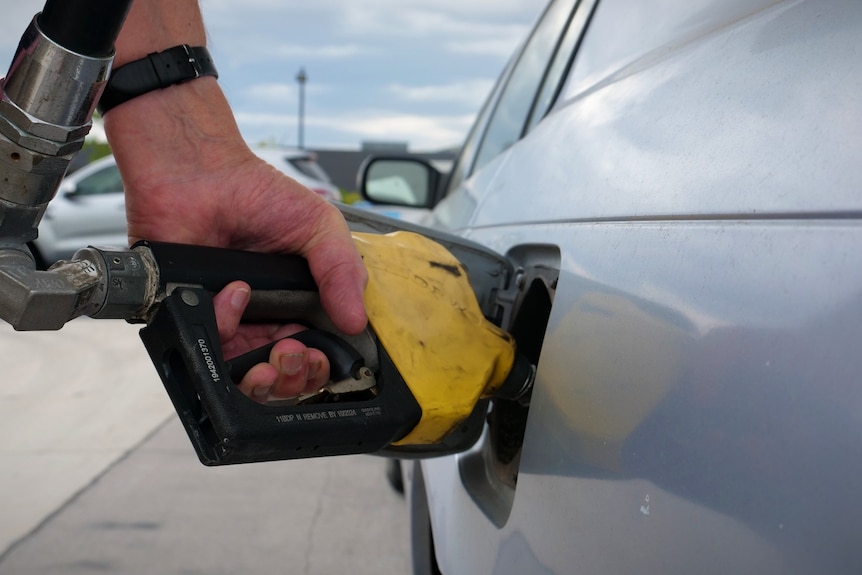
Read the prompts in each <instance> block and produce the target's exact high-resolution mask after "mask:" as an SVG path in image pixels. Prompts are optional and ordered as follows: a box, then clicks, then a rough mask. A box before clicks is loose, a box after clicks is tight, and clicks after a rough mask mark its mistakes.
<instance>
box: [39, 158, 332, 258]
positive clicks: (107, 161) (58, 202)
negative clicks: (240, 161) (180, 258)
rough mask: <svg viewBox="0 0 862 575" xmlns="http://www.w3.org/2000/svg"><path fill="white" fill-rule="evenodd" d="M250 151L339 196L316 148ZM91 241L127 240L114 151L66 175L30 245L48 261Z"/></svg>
mask: <svg viewBox="0 0 862 575" xmlns="http://www.w3.org/2000/svg"><path fill="white" fill-rule="evenodd" d="M252 151H253V152H254V153H255V154H256V155H257V156H258V157H260V158H262V159H263V160H266V161H267V162H269V163H270V164H272V165H273V166H275V167H276V168H278V169H279V170H280V171H282V172H284V173H285V174H287V175H288V176H290V177H291V178H293V179H294V180H296V181H298V182H299V183H301V184H303V185H304V186H306V187H308V188H310V189H311V190H313V191H314V192H316V193H318V194H320V195H321V196H323V197H324V198H326V199H327V200H329V201H333V202H335V201H340V200H341V193H340V192H339V190H338V188H337V187H335V186H334V185H333V184H332V182H331V181H330V179H329V176H328V175H327V174H326V172H324V171H323V169H322V168H321V167H320V165H318V164H317V161H316V159H315V157H314V155H313V154H312V153H310V152H307V151H305V150H297V149H291V148H275V147H253V148H252ZM88 245H96V246H125V245H127V239H126V204H125V197H124V194H123V181H122V178H120V172H119V170H118V169H117V164H116V162H115V161H114V157H113V156H107V157H105V158H102V159H100V160H97V161H95V162H92V163H91V164H89V165H87V166H84V167H83V168H80V169H79V170H77V171H75V172H73V173H71V174H69V175H68V176H67V177H66V178H65V179H64V180H63V183H62V184H61V185H60V188H59V190H58V192H57V197H56V198H55V199H54V200H52V201H51V203H50V204H49V205H48V208H47V210H46V212H45V215H44V216H43V218H42V221H41V223H40V225H39V237H38V238H37V239H36V240H34V241H33V242H32V243H31V244H30V250H31V251H32V252H33V255H34V257H35V258H36V260H37V264H38V265H40V266H42V267H45V266H49V265H51V264H52V263H54V262H55V261H57V260H61V259H69V258H70V257H71V256H72V255H73V254H74V253H75V252H76V251H77V250H79V249H80V248H82V247H86V246H88Z"/></svg>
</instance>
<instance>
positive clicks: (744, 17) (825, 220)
mask: <svg viewBox="0 0 862 575" xmlns="http://www.w3.org/2000/svg"><path fill="white" fill-rule="evenodd" d="M860 38H862V4H860V3H858V2H854V1H850V0H827V1H819V2H815V1H813V0H808V1H792V2H791V1H784V2H781V1H778V2H776V1H773V0H760V1H756V2H752V1H750V0H732V1H729V2H728V1H713V0H694V1H691V2H685V3H676V4H674V5H673V6H672V7H670V6H669V5H667V4H666V3H664V2H660V1H657V0H639V1H637V2H633V1H631V0H580V1H577V0H554V1H553V2H551V3H550V4H549V6H548V8H547V9H546V11H545V12H544V13H543V15H542V17H541V18H540V19H539V21H538V22H537V24H536V26H535V28H534V29H533V31H532V33H531V35H530V36H529V37H528V39H527V40H526V41H525V42H524V44H523V45H522V47H521V48H520V49H519V50H518V52H517V53H516V54H515V56H514V57H513V59H512V60H511V62H510V64H509V65H508V67H507V68H506V70H505V71H504V73H503V75H502V76H501V78H500V81H499V83H498V84H497V86H496V87H495V88H494V90H493V92H492V94H491V95H490V97H489V99H488V101H487V103H486V105H485V106H484V108H483V109H482V110H481V111H480V113H479V116H478V119H477V121H476V123H475V125H474V127H473V129H472V131H471V133H470V135H469V136H468V138H467V140H466V142H465V144H464V146H463V148H462V151H461V153H460V155H459V157H458V158H457V160H456V163H455V166H454V168H453V170H452V172H451V174H450V175H449V177H448V179H447V181H446V182H445V183H444V184H442V185H441V188H440V189H441V191H440V194H439V196H440V198H438V199H437V200H435V202H434V203H433V205H432V206H424V205H423V206H416V207H420V208H426V207H427V208H432V207H433V210H432V211H431V212H430V215H429V218H428V220H426V222H427V223H429V224H431V225H433V226H434V227H437V228H442V229H444V230H447V231H450V232H455V233H457V234H459V235H461V236H463V237H465V238H468V239H469V240H471V241H473V242H478V243H481V244H483V245H485V246H487V247H488V248H490V249H492V250H494V251H496V252H497V253H499V254H504V255H506V256H507V257H508V258H509V259H510V261H512V262H513V266H514V267H515V268H517V269H520V270H522V271H524V273H526V274H529V273H530V270H541V269H555V270H556V271H557V272H558V276H559V279H558V281H557V282H556V283H550V284H549V283H547V282H541V281H531V280H530V279H529V275H528V277H527V279H526V280H523V278H522V281H525V282H526V286H527V287H526V288H525V293H527V294H528V295H527V296H525V303H524V305H523V307H522V308H521V309H520V312H518V313H516V314H514V316H513V317H512V318H510V321H509V322H508V323H506V324H504V327H506V328H508V329H510V330H511V331H512V332H513V333H514V334H515V337H516V339H517V340H518V344H519V346H521V347H522V349H523V348H527V349H528V353H529V354H530V355H532V356H533V357H535V358H536V361H537V362H538V367H537V373H536V383H535V387H534V390H533V394H532V398H531V401H530V405H529V409H528V410H527V412H526V413H525V414H521V413H520V412H519V411H518V409H517V406H511V405H505V404H504V403H501V402H495V404H494V406H493V407H492V408H491V410H490V412H489V421H490V423H489V425H488V428H487V430H486V433H485V435H484V436H483V439H482V440H481V441H480V443H479V444H477V445H476V446H475V447H474V448H473V449H472V450H471V451H469V452H467V453H464V454H460V455H457V456H450V457H442V458H439V459H432V460H427V461H423V462H412V461H407V462H403V467H404V470H405V473H404V475H405V479H406V481H405V493H406V495H407V498H408V502H409V508H410V510H411V515H412V521H413V531H412V533H413V544H414V565H415V566H416V572H417V573H433V572H436V571H434V570H435V569H439V571H440V572H442V573H445V574H446V575H458V574H471V575H472V574H476V573H494V574H497V575H499V574H523V573H556V574H568V573H575V572H577V573H601V574H603V575H606V574H609V573H633V572H636V573H643V572H645V573H664V574H671V573H692V572H696V573H722V574H723V573H760V574H762V573H827V572H828V573H848V574H849V573H859V572H862V546H860V545H859V535H858V532H859V531H858V528H857V522H858V517H860V516H862V487H860V485H862V484H860V482H859V480H858V478H859V477H860V475H862V441H860V439H862V417H860V406H862V385H860V384H859V381H860V376H859V374H860V373H862V354H859V353H858V346H859V343H858V342H860V341H862V321H860V320H862V252H860V250H859V249H858V246H859V245H862V225H860V218H862V193H860V190H862V172H860V171H859V170H858V169H857V167H856V164H857V161H858V160H857V158H858V157H859V155H860V153H862V149H860V148H862V138H860V126H862V105H860V99H859V94H860V91H859V86H860V85H862V67H860V66H859V65H858V57H857V56H858V47H859V45H860V40H859V39H860ZM376 161H377V160H374V159H372V160H371V161H370V162H369V165H368V166H366V168H365V169H366V178H367V177H368V174H369V173H370V171H371V169H372V168H373V166H374V163H375V162H376ZM381 161H391V160H381ZM401 161H402V162H410V160H401ZM366 187H367V184H366ZM372 188H373V186H372ZM535 277H538V276H535ZM530 286H532V287H530ZM432 540H433V545H432V544H431V541H432Z"/></svg>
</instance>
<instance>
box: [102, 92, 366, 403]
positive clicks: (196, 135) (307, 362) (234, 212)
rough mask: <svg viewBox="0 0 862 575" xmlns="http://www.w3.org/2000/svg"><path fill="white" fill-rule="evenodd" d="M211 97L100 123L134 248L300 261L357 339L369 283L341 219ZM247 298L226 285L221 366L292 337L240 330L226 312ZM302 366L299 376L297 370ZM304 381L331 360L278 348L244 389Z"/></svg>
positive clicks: (160, 100) (176, 95)
mask: <svg viewBox="0 0 862 575" xmlns="http://www.w3.org/2000/svg"><path fill="white" fill-rule="evenodd" d="M211 80H212V81H211ZM210 81H211V82H210ZM208 86H209V87H208ZM211 88H214V89H215V90H217V85H216V84H215V82H214V80H213V79H211V78H201V79H198V80H195V81H194V82H190V83H189V84H183V85H181V86H176V87H172V88H169V89H167V90H163V91H162V92H168V91H173V92H171V93H169V94H167V95H165V94H158V93H150V94H147V95H144V96H141V97H139V98H135V99H134V100H132V101H130V102H127V103H125V104H123V105H121V106H118V107H117V108H114V109H113V110H111V111H110V112H109V113H108V114H106V118H105V128H106V131H107V132H108V135H109V138H110V141H111V145H112V148H113V150H114V155H115V156H116V159H117V164H118V166H119V168H120V172H121V174H122V176H123V181H124V184H125V186H126V196H127V199H126V215H127V219H128V223H129V239H130V241H135V240H138V239H149V240H155V241H171V242H178V243H189V244H198V245H206V246H218V247H230V248H236V249H245V250H252V251H261V252H284V253H297V254H300V255H302V256H304V257H305V258H306V259H307V260H308V263H309V267H310V268H311V273H312V275H313V276H314V278H315V281H316V282H317V285H318V288H319V290H320V296H321V304H322V305H323V308H324V310H325V311H326V312H327V314H328V315H329V316H330V318H331V319H332V321H333V323H334V324H335V326H336V327H337V328H338V329H340V330H341V331H343V332H345V333H347V334H356V333H359V332H361V331H362V329H364V327H365V324H366V321H367V320H366V315H365V309H364V305H363V301H362V293H363V289H364V286H365V282H366V280H367V273H366V271H365V267H364V266H363V264H362V261H361V259H360V258H359V255H358V252H357V250H356V247H355V246H354V244H353V240H352V239H351V237H350V234H349V231H348V228H347V224H346V223H345V221H344V218H343V217H342V216H341V213H340V212H339V211H338V210H337V209H336V208H335V207H334V206H333V205H332V204H330V203H329V202H327V201H326V200H324V199H323V198H321V197H320V196H318V195H317V194H315V193H313V192H311V191H310V190H308V189H306V188H305V187H303V186H301V185H300V184H298V183H297V182H295V181H294V180H292V179H290V178H288V177H287V176H285V175H284V174H282V173H281V172H279V171H277V170H276V169H275V168H273V167H272V166H270V165H269V164H267V163H265V162H264V161H263V160H260V159H259V158H258V157H257V156H255V155H254V154H253V153H252V152H251V151H250V150H249V149H248V146H246V145H245V143H244V142H243V141H242V139H241V138H240V137H239V133H238V131H237V130H236V126H235V124H234V123H233V119H232V116H230V114H229V109H227V110H225V107H226V103H224V102H223V98H221V96H220V95H221V92H220V91H217V92H216V93H213V92H212V91H211ZM211 98H215V99H214V101H208V100H209V99H211ZM202 101H203V102H207V103H206V104H205V105H204V104H202V103H201V102H202ZM220 105H221V106H222V107H221V108H220ZM220 109H221V111H222V112H223V113H222V114H219V113H218V111H219V110H220ZM225 114H227V115H225ZM242 291H243V290H242V288H237V286H235V285H234V286H232V287H231V286H229V287H228V288H226V289H225V290H224V291H223V292H221V293H220V294H219V296H218V305H217V316H218V321H219V327H220V331H221V332H222V333H221V335H222V338H223V345H224V346H226V348H227V350H229V352H228V353H226V358H230V357H232V356H235V355H239V354H241V353H244V352H245V351H250V350H251V349H253V348H254V347H259V346H260V345H262V344H263V343H268V342H269V341H274V340H275V339H277V338H278V337H283V334H285V333H287V332H290V330H291V329H293V330H294V332H295V331H298V328H297V326H293V327H285V328H277V327H276V326H267V327H266V328H261V326H239V325H238V323H239V316H240V315H241V311H240V309H244V307H245V303H243V302H240V303H241V305H238V306H232V305H225V302H228V304H229V303H230V302H232V301H233V298H234V297H235V296H236V297H240V298H241V297H242V296H241V295H240V296H238V294H241V293H242ZM246 303H247V298H246ZM297 356H301V357H302V359H303V362H302V363H303V365H301V366H299V367H298V368H297V369H294V368H296V365H295V364H293V363H291V362H295V361H298V360H297ZM301 374H305V377H306V385H305V387H304V389H303V390H304V391H310V390H312V389H315V388H316V387H319V386H320V385H322V384H323V383H325V382H326V380H327V379H328V377H329V364H328V361H326V359H325V357H323V354H322V353H319V352H313V351H311V350H306V349H305V346H303V345H302V344H300V343H299V342H295V341H285V342H282V343H279V344H278V345H277V346H276V349H275V350H274V352H273V355H272V356H271V357H270V363H269V365H265V364H262V365H259V366H256V367H255V368H254V369H252V370H251V371H250V372H249V373H248V375H247V376H246V378H245V379H243V381H242V382H241V384H240V387H241V389H243V390H244V391H246V392H247V393H248V394H249V395H253V393H254V390H258V391H260V392H261V393H262V392H263V391H264V390H265V389H266V388H267V387H269V389H270V390H271V392H272V393H273V394H275V395H284V394H286V393H293V392H296V391H297V390H299V388H300V384H299V383H297V380H298V379H301ZM309 376H310V377H309ZM255 399H257V400H259V401H263V400H265V399H266V397H264V396H260V397H255Z"/></svg>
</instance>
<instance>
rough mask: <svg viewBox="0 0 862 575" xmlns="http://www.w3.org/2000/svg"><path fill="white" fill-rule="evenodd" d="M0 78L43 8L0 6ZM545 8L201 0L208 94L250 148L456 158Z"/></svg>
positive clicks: (483, 0)
mask: <svg viewBox="0 0 862 575" xmlns="http://www.w3.org/2000/svg"><path fill="white" fill-rule="evenodd" d="M0 3H2V11H3V14H4V15H3V17H2V18H0V59H2V61H0V66H2V67H3V69H4V71H3V73H4V74H5V69H6V68H7V67H8V63H9V62H10V61H11V58H12V55H13V53H14V50H15V46H16V45H17V42H18V39H19V38H20V37H21V34H22V33H23V31H24V29H25V28H26V26H27V24H28V23H29V21H30V19H31V18H32V17H33V15H34V14H36V13H37V12H38V11H39V10H40V9H41V7H42V6H43V5H44V0H39V1H34V0H0ZM544 5H545V0H400V1H399V0H312V1H308V2H299V1H295V0H202V2H201V7H202V10H203V14H204V21H205V23H206V26H207V31H208V44H209V48H210V51H211V52H212V55H213V58H214V60H215V62H216V66H217V68H218V70H219V82H220V84H221V86H222V88H223V90H224V91H225V93H226V95H227V97H228V100H229V101H230V103H231V106H232V108H233V110H234V114H235V115H236V119H237V122H238V124H239V126H240V130H241V131H242V134H243V136H244V137H245V139H246V140H248V141H249V142H250V143H259V142H269V143H277V144H283V145H296V144H297V143H298V119H299V83H298V82H297V80H296V77H297V74H298V72H299V71H300V69H304V70H305V74H306V76H307V78H308V79H307V81H306V83H305V113H304V144H305V146H306V147H309V148H344V149H351V148H358V147H359V146H360V145H361V143H362V142H366V141H370V142H381V141H392V142H405V143H408V144H409V146H410V149H411V150H412V151H433V150H439V149H445V148H452V147H457V146H458V145H460V144H461V142H462V141H463V139H464V137H465V136H466V133H467V130H468V129H469V127H470V125H471V123H472V121H473V118H474V117H475V115H476V113H477V112H478V110H479V108H480V106H481V105H482V102H483V101H484V99H485V97H486V96H487V94H488V93H489V91H490V90H491V88H492V86H493V84H494V82H495V80H496V78H497V76H498V75H499V73H500V72H501V71H502V69H503V67H504V66H505V64H506V62H507V61H508V59H509V57H510V56H511V54H512V53H513V51H514V50H515V48H516V47H517V45H518V44H519V43H520V42H521V40H523V38H524V36H525V35H526V34H527V33H528V31H529V29H530V27H531V26H532V24H533V23H534V21H535V20H536V19H537V18H538V16H539V14H540V12H541V11H542V9H543V8H544Z"/></svg>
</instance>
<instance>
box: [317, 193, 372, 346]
mask: <svg viewBox="0 0 862 575" xmlns="http://www.w3.org/2000/svg"><path fill="white" fill-rule="evenodd" d="M328 207H330V208H332V210H333V211H334V215H331V216H330V217H327V218H321V220H322V221H323V223H322V225H324V226H326V227H325V228H321V227H318V228H317V230H316V232H315V234H314V235H313V239H312V241H311V242H309V243H308V244H306V246H307V247H306V249H305V250H304V251H303V255H304V256H305V257H306V259H307V260H308V263H309V267H310V269H311V273H312V275H313V276H314V279H315V281H316V282H317V285H318V288H319V290H320V301H321V304H322V305H323V309H324V310H325V311H326V313H327V314H328V315H329V317H330V318H331V319H332V321H333V323H334V324H335V325H336V327H338V329H340V330H341V331H343V332H344V333H347V334H350V335H356V334H358V333H360V332H361V331H362V330H363V329H365V326H366V324H367V322H368V318H367V316H366V314H365V305H364V302H363V293H364V291H365V284H366V283H367V282H368V272H367V271H366V269H365V266H364V265H363V263H362V259H361V258H360V256H359V251H358V250H357V249H356V246H355V244H354V243H353V239H352V238H351V236H350V233H349V231H348V229H347V224H346V222H345V221H344V219H343V217H342V216H341V213H340V212H338V211H337V210H336V209H335V208H334V207H333V206H331V205H329V206H328ZM327 215H328V216H329V214H327ZM336 231H337V232H340V233H336Z"/></svg>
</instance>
